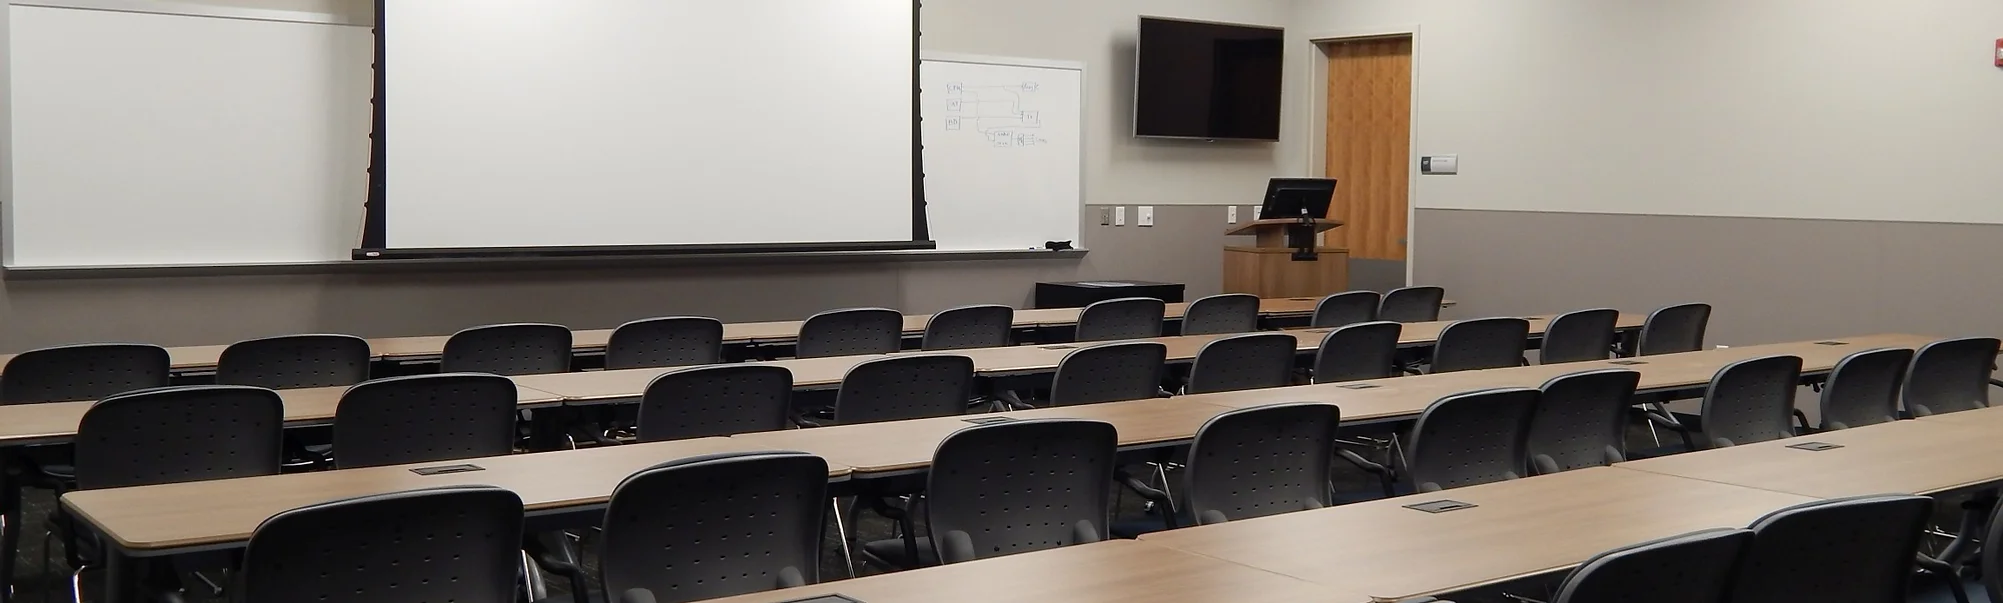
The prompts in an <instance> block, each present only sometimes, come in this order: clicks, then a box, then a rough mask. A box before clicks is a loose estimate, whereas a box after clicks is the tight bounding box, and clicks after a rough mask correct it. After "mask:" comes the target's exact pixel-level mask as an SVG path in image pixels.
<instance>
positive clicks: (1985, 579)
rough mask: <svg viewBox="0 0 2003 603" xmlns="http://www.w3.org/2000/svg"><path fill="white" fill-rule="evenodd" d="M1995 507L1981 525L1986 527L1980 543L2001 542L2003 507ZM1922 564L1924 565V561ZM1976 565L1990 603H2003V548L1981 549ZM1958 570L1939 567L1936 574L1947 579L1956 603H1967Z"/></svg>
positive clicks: (1992, 546)
mask: <svg viewBox="0 0 2003 603" xmlns="http://www.w3.org/2000/svg"><path fill="white" fill-rule="evenodd" d="M1995 507H1996V509H1995V510H1993V511H1991V512H1990V513H1989V516H1988V523H1986V524H1982V525H1987V526H1988V527H1987V528H1986V529H1985V531H1984V532H1983V534H1984V537H1983V539H1982V542H1988V543H1996V542H2003V505H1995ZM1973 523H1974V522H1963V525H1964V526H1966V525H1972V524H1973ZM1922 563H1925V560H1923V561H1922ZM1976 563H1978V564H1980V566H1979V569H1980V570H1981V573H1982V590H1984V591H1986V592H1987V593H1988V594H1989V600H1990V601H1992V602H1994V601H2003V546H1995V545H1991V546H1985V547H1982V556H1981V557H1979V558H1977V559H1976ZM1936 567H1938V566H1936ZM1958 569H1959V568H1956V567H1953V566H1948V567H1941V568H1940V570H1941V571H1939V572H1938V573H1939V574H1942V575H1945V576H1947V577H1948V578H1947V579H1948V581H1949V582H1948V584H1949V586H1950V588H1951V589H1952V590H1953V591H1954V594H1955V600H1956V603H1968V594H1967V593H1965V592H1962V590H1963V588H1962V586H1961V584H1960V573H1959V571H1958ZM1929 571H1934V570H1933V568H1929Z"/></svg>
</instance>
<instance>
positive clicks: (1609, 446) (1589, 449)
mask: <svg viewBox="0 0 2003 603" xmlns="http://www.w3.org/2000/svg"><path fill="white" fill-rule="evenodd" d="M1640 382H1641V373H1638V372H1635V371H1630V370H1627V369H1604V370H1597V371H1586V372H1582V373H1572V374H1570V375H1564V376H1561V377H1558V378H1555V379H1552V380H1550V381H1546V382H1544V386H1543V387H1542V388H1540V389H1541V390H1542V391H1543V395H1542V396H1539V398H1538V401H1537V411H1536V412H1535V413H1534V414H1533V415H1532V417H1531V419H1530V442H1529V451H1530V466H1531V467H1530V468H1531V469H1533V470H1535V471H1536V472H1537V473H1539V474H1544V473H1557V472H1560V471H1571V470H1573V469H1581V468H1585V467H1603V466H1607V465H1612V464H1614V463H1618V462H1621V461H1625V460H1627V411H1628V409H1629V408H1630V407H1632V406H1633V404H1634V389H1635V386H1636V385H1637V384H1639V383H1640Z"/></svg>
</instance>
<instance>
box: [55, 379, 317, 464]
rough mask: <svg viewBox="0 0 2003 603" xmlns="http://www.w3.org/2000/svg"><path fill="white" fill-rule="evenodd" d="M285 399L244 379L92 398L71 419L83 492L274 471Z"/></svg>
mask: <svg viewBox="0 0 2003 603" xmlns="http://www.w3.org/2000/svg"><path fill="white" fill-rule="evenodd" d="M284 421H285V402H284V401H283V400H281V399H280V398H279V397H278V392H274V391H271V390H268V389H264V388H261V387H249V386H243V385H198V386H189V387H168V388H158V389H148V390H140V391H136V392H126V393H123V394H117V395H113V396H111V397H108V398H105V399H103V400H100V401H98V402H97V403H96V404H92V405H91V407H90V409H89V410H85V411H84V413H83V420H82V421H80V422H78V424H77V435H76V480H77V487H78V488H81V489H84V490H96V489H99V488H123V487H127V486H144V485H151V484H168V483H176V482H192V481H201V480H212V479H227V478H233V477H252V476H258V475H272V474H276V473H278V468H279V460H280V459H279V457H280V451H279V441H280V440H281V438H282V437H283V436H282V435H281V430H282V429H283V425H284Z"/></svg>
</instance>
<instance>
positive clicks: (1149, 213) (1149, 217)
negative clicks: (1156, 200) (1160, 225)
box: [1134, 205, 1155, 226]
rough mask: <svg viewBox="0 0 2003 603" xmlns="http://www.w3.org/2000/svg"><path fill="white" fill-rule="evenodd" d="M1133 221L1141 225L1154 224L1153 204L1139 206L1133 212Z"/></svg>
mask: <svg viewBox="0 0 2003 603" xmlns="http://www.w3.org/2000/svg"><path fill="white" fill-rule="evenodd" d="M1134 223H1135V224H1139V225H1141V226H1154V225H1155V207H1154V206H1153V205H1142V206H1140V207H1139V208H1138V211H1136V212H1135V213H1134Z"/></svg>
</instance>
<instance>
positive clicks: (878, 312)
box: [793, 308, 904, 358]
mask: <svg viewBox="0 0 2003 603" xmlns="http://www.w3.org/2000/svg"><path fill="white" fill-rule="evenodd" d="M901 349H904V315H903V314H901V313H899V312H898V311H896V310H890V309H885V308H850V309H846V310H829V311H827V312H822V313H820V314H815V315H813V316H809V317H807V321H806V322H804V323H801V324H800V339H799V341H798V342H797V343H795V344H794V345H793V355H794V356H796V357H799V358H826V357H829V356H857V355H862V354H888V353H891V352H895V351H898V350H901Z"/></svg>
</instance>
